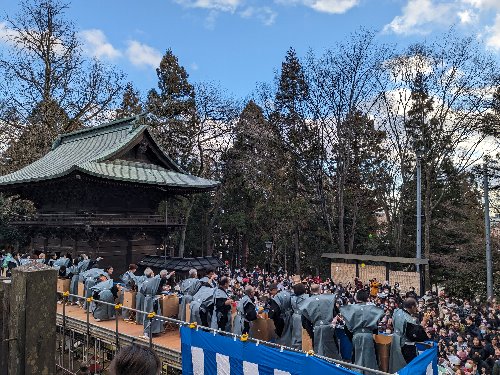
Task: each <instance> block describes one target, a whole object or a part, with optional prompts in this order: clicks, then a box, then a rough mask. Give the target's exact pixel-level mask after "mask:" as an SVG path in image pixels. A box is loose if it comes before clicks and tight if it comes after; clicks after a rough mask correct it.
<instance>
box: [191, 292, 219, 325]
mask: <svg viewBox="0 0 500 375" xmlns="http://www.w3.org/2000/svg"><path fill="white" fill-rule="evenodd" d="M207 285H208V284H203V285H202V286H201V288H200V290H198V292H196V294H195V295H194V296H193V300H192V301H191V318H190V322H191V323H192V322H196V323H197V324H199V325H201V326H203V327H209V324H210V322H211V321H212V311H213V307H214V293H215V288H211V287H209V286H207Z"/></svg>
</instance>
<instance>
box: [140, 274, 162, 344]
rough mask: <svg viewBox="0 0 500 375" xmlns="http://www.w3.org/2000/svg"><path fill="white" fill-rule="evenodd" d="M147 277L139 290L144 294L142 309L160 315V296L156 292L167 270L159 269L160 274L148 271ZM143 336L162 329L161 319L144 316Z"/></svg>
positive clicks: (158, 290)
mask: <svg viewBox="0 0 500 375" xmlns="http://www.w3.org/2000/svg"><path fill="white" fill-rule="evenodd" d="M148 274H149V277H148V278H147V279H146V281H144V282H143V283H142V284H141V287H140V289H139V291H140V292H141V293H142V295H143V296H144V301H143V303H142V311H145V312H146V313H155V314H156V315H161V305H160V302H159V299H160V297H159V296H158V293H159V292H160V289H161V287H160V285H161V280H162V276H163V278H165V279H166V277H167V275H168V272H167V271H165V270H162V271H160V274H159V275H157V276H155V275H154V273H153V272H151V273H149V272H148ZM143 324H144V336H145V337H149V336H150V335H154V334H157V333H160V332H162V331H163V321H162V320H161V319H159V318H157V317H154V318H152V319H150V318H147V317H146V318H144V320H143Z"/></svg>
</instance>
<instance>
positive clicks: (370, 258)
mask: <svg viewBox="0 0 500 375" xmlns="http://www.w3.org/2000/svg"><path fill="white" fill-rule="evenodd" d="M321 257H322V258H330V259H344V260H358V261H368V262H383V263H403V264H423V265H427V264H429V260H428V259H417V258H403V257H388V256H380V255H365V254H363V255H358V254H341V253H323V254H322V255H321Z"/></svg>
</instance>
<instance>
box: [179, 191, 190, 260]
mask: <svg viewBox="0 0 500 375" xmlns="http://www.w3.org/2000/svg"><path fill="white" fill-rule="evenodd" d="M193 205H194V198H191V199H190V200H189V204H188V207H187V209H186V217H185V220H186V222H185V225H184V226H183V227H182V230H181V238H180V240H179V257H181V258H183V257H184V251H185V244H186V230H187V226H188V223H189V217H190V216H191V210H192V209H193Z"/></svg>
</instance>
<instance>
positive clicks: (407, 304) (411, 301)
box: [403, 298, 417, 310]
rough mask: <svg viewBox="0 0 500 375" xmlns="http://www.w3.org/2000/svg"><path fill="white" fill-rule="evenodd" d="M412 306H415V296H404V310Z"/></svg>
mask: <svg viewBox="0 0 500 375" xmlns="http://www.w3.org/2000/svg"><path fill="white" fill-rule="evenodd" d="M414 306H417V301H415V298H406V299H405V300H404V301H403V308H404V309H405V310H410V309H411V308H413V307H414Z"/></svg>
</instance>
